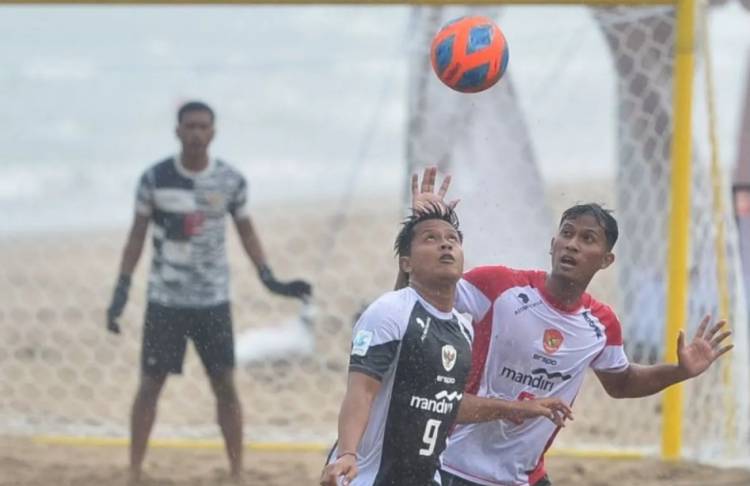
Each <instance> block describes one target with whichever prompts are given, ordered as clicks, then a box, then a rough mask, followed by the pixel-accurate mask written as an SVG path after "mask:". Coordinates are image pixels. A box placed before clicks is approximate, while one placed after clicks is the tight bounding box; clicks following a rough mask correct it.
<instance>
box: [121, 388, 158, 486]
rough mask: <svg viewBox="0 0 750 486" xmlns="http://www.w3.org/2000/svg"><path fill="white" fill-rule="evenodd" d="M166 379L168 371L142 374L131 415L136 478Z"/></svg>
mask: <svg viewBox="0 0 750 486" xmlns="http://www.w3.org/2000/svg"><path fill="white" fill-rule="evenodd" d="M166 379H167V375H166V373H165V374H159V375H155V376H150V375H146V374H142V375H141V383H140V385H139V387H138V392H137V393H136V395H135V400H134V401H133V410H132V413H131V416H130V475H131V478H132V479H134V480H138V479H140V476H141V468H142V465H143V458H144V457H145V456H146V447H147V446H148V438H149V436H150V435H151V429H152V428H153V425H154V420H155V419H156V404H157V402H158V401H159V394H160V393H161V390H162V387H163V386H164V382H165V381H166Z"/></svg>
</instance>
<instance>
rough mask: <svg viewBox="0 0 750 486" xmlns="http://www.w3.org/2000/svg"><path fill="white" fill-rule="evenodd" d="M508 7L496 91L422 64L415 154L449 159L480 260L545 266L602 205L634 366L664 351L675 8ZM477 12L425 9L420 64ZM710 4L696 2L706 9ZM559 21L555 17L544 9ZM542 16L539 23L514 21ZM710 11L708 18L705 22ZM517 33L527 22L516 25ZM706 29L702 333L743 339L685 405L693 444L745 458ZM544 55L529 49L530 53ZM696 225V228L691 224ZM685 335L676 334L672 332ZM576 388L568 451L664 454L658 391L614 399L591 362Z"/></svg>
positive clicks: (735, 279) (737, 309)
mask: <svg viewBox="0 0 750 486" xmlns="http://www.w3.org/2000/svg"><path fill="white" fill-rule="evenodd" d="M545 10H546V8H543V7H538V8H536V9H534V8H531V9H515V10H514V8H513V7H512V6H508V7H504V8H501V9H497V10H496V11H495V15H496V17H497V18H498V19H499V22H500V25H504V26H505V28H506V29H507V30H510V31H511V32H510V33H509V34H508V35H509V37H510V41H509V43H510V49H511V61H510V66H509V70H508V74H507V75H506V77H505V78H504V80H503V81H502V84H501V86H500V87H499V88H498V89H495V90H490V91H488V92H486V93H482V94H480V95H477V96H475V97H471V98H469V97H465V96H461V95H458V94H453V93H448V92H446V90H445V89H444V88H443V87H442V86H441V85H440V83H439V82H437V81H436V80H435V79H434V76H432V75H431V73H430V72H429V69H427V67H425V66H423V67H421V68H413V69H412V71H411V72H412V77H411V79H410V82H411V85H410V88H411V90H410V95H411V96H410V100H411V111H410V113H411V119H410V126H411V127H413V133H414V134H415V135H414V136H412V137H411V138H410V139H409V140H408V143H409V149H410V150H409V154H410V156H409V157H408V159H407V160H408V161H409V162H410V163H411V164H413V166H414V167H419V166H421V165H424V164H429V163H431V162H432V163H438V164H439V165H440V166H441V167H442V168H443V169H444V170H446V171H450V172H451V173H452V174H453V175H454V180H455V183H454V187H455V188H456V190H457V192H458V194H457V196H460V197H461V198H462V203H461V216H462V222H463V226H464V230H465V232H466V234H467V242H466V244H465V249H466V254H467V260H468V262H469V266H471V265H472V264H488V263H497V262H501V263H504V264H507V265H511V266H521V267H524V266H528V265H531V266H539V267H541V268H547V265H548V258H549V255H548V254H547V252H546V251H545V249H548V245H549V240H550V237H551V236H552V235H553V234H554V233H553V231H554V228H555V225H556V223H557V222H558V220H557V219H556V218H559V215H560V214H561V212H562V210H563V209H565V208H566V207H569V206H571V205H573V204H576V203H578V202H600V203H604V204H605V206H606V207H609V208H611V209H613V210H614V214H615V217H616V218H617V220H618V222H619V226H620V239H619V241H618V243H617V246H616V248H615V254H616V255H617V263H616V264H615V265H614V268H613V269H608V270H605V271H603V272H600V275H598V276H597V278H596V279H595V281H594V282H593V283H592V285H591V287H590V291H591V293H593V294H594V295H595V296H597V297H599V298H600V299H603V300H604V301H605V302H609V303H611V304H612V305H613V307H614V308H615V310H616V312H617V313H618V315H619V317H620V319H621V321H622V323H623V332H624V339H625V345H626V350H627V353H628V355H629V357H630V359H631V360H632V361H633V362H636V363H646V364H651V363H655V362H662V361H663V360H664V347H665V341H664V336H665V324H664V323H665V321H666V315H665V314H666V302H667V296H668V294H667V283H668V271H669V268H668V254H669V253H670V251H671V250H670V245H669V241H670V239H669V234H668V230H669V226H670V225H669V223H670V220H669V217H670V202H671V196H672V193H671V191H672V186H671V179H672V157H671V144H672V137H673V134H674V117H673V98H674V93H673V88H674V77H675V69H674V68H675V52H676V51H677V48H676V46H675V37H676V13H675V8H674V7H673V6H649V7H627V6H619V7H614V8H611V7H608V8H597V7H581V9H580V10H578V11H573V9H571V10H570V11H567V12H557V13H556V14H554V15H550V14H548V15H545V13H547V12H545ZM464 11H465V9H436V8H427V7H426V8H422V9H418V10H417V13H416V17H415V18H416V19H417V21H416V22H417V25H419V28H417V29H416V31H417V32H420V33H422V34H423V36H424V37H423V38H421V39H419V41H418V42H417V43H416V47H415V51H414V52H413V58H412V63H413V64H412V65H413V66H417V65H418V64H419V63H420V62H422V63H423V64H424V63H425V61H424V58H425V52H426V50H425V48H424V46H427V45H429V43H428V40H429V38H430V36H431V33H432V32H434V31H435V30H436V29H438V28H439V27H440V25H442V24H443V23H444V22H446V21H447V20H449V19H451V18H454V17H455V16H458V15H461V14H462V13H461V12H464ZM481 12H482V13H484V14H486V13H487V9H486V8H483V9H481ZM704 14H705V12H704V11H701V12H699V19H701V20H702V18H701V17H700V16H701V15H704ZM544 18H546V19H549V22H544V21H542V20H541V19H544ZM531 23H533V24H534V25H535V26H536V27H535V28H534V29H530V30H529V31H528V32H523V33H516V32H515V31H514V30H515V29H514V26H516V25H522V24H526V25H529V24H531ZM703 25H704V24H703V23H702V22H701V23H698V26H699V27H700V28H703ZM514 34H516V35H514ZM699 34H700V33H699V32H696V36H695V38H696V39H698V42H697V43H696V59H697V63H696V70H695V73H694V74H693V76H694V80H695V88H696V89H695V95H694V96H693V112H694V119H693V123H692V139H693V143H694V147H695V150H694V154H693V158H692V163H691V171H692V183H691V192H692V198H691V208H690V214H691V219H690V224H689V231H690V240H689V241H690V248H689V269H688V274H689V294H688V313H687V322H686V323H684V324H680V327H685V328H686V331H687V334H688V335H689V336H691V335H692V333H693V332H694V331H695V328H696V327H697V324H698V323H699V322H700V320H701V318H702V317H703V316H704V315H705V314H711V315H713V316H717V315H720V314H724V315H727V316H728V320H729V322H731V323H732V327H733V329H734V332H735V345H736V346H737V349H736V351H735V352H734V353H733V354H732V355H731V356H730V357H729V359H727V360H724V361H723V362H722V363H721V365H720V366H716V367H714V368H713V369H712V370H710V372H708V373H707V374H706V375H705V376H702V377H701V378H700V379H698V380H695V381H692V382H690V383H689V384H688V385H687V386H686V391H685V400H684V405H685V411H684V416H683V417H682V422H681V423H682V433H683V438H684V441H683V442H682V445H683V447H684V449H683V452H684V454H685V455H686V456H688V457H693V458H699V459H704V460H706V459H710V460H715V461H718V462H721V461H732V460H740V461H742V460H745V459H747V457H746V454H747V453H746V451H747V443H748V435H747V419H748V410H749V409H748V401H747V393H746V385H747V383H748V381H747V380H748V376H747V372H746V369H747V364H748V356H747V350H746V345H747V329H746V325H747V323H746V315H745V314H746V312H745V307H744V305H745V304H744V298H743V294H742V292H741V282H740V278H741V276H740V274H739V268H740V267H739V255H738V244H737V235H736V229H735V227H734V224H733V219H732V216H731V214H732V212H731V205H730V203H729V198H728V190H727V187H728V184H727V182H726V180H725V179H726V174H725V173H723V172H722V170H721V168H719V169H718V171H714V172H713V173H712V158H711V154H712V151H713V149H714V148H715V147H714V146H713V145H712V144H715V143H717V142H716V140H712V139H711V133H712V132H711V130H712V129H713V128H714V127H713V124H714V123H715V119H714V118H713V117H712V116H709V108H710V107H711V105H710V104H709V103H710V102H712V101H713V100H712V99H711V96H712V94H711V93H710V90H709V89H707V88H708V86H707V84H706V82H705V81H704V80H705V77H704V76H703V75H704V74H705V73H704V71H705V69H706V67H707V66H706V62H705V56H704V54H705V52H706V51H705V47H706V46H705V45H703V43H702V42H701V41H702V40H703V39H704V37H703V36H701V35H699ZM532 58H533V59H534V60H533V61H529V59H532ZM685 236H686V237H687V235H685ZM670 339H676V335H675V336H672V337H670ZM589 378H590V379H589V380H588V383H586V385H585V386H584V388H583V390H582V393H581V395H579V397H578V399H577V400H576V409H577V417H578V418H577V420H576V423H575V426H573V427H572V428H571V429H570V430H569V431H568V430H566V431H565V433H563V434H560V436H559V437H558V438H557V440H556V446H557V447H559V448H572V449H588V450H596V451H600V452H602V451H605V452H606V451H609V452H613V453H622V452H624V451H631V452H635V453H638V452H646V453H656V452H658V451H659V447H660V444H661V439H662V437H661V435H662V422H663V420H664V417H665V414H669V413H677V411H676V410H665V408H664V406H663V403H662V401H661V398H660V397H651V398H648V399H643V400H621V401H615V400H612V399H609V398H608V397H606V396H605V393H604V392H603V390H602V389H601V387H600V386H599V385H598V383H596V378H595V377H594V375H593V373H592V374H591V376H590V377H589Z"/></svg>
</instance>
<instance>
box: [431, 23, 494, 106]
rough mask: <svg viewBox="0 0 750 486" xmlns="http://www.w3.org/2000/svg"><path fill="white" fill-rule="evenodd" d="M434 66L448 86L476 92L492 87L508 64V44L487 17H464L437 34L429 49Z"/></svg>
mask: <svg viewBox="0 0 750 486" xmlns="http://www.w3.org/2000/svg"><path fill="white" fill-rule="evenodd" d="M430 59H431V61H432V68H433V69H434V70H435V74H437V77H438V78H440V80H441V81H442V82H443V83H445V84H446V85H447V86H448V87H450V88H452V89H454V90H456V91H460V92H462V93H477V92H479V91H484V90H486V89H487V88H490V87H492V86H493V85H494V84H495V83H497V82H498V81H499V80H500V78H501V77H502V76H503V74H504V73H505V69H506V68H507V67H508V43H507V42H506V40H505V36H504V35H503V32H502V31H501V30H500V28H499V27H498V26H497V25H496V24H495V23H494V22H493V21H492V20H490V19H488V18H487V17H482V16H470V17H461V18H458V19H455V20H453V21H451V22H448V23H447V24H445V26H443V28H442V29H440V31H439V32H438V33H437V34H436V35H435V37H434V39H433V40H432V48H431V49H430Z"/></svg>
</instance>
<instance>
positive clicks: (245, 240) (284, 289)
mask: <svg viewBox="0 0 750 486" xmlns="http://www.w3.org/2000/svg"><path fill="white" fill-rule="evenodd" d="M234 223H235V227H236V228H237V234H238V235H239V237H240V241H241V243H242V247H243V248H244V249H245V253H247V256H248V257H249V258H250V260H251V261H252V262H253V265H255V268H256V269H257V270H258V277H259V278H260V280H261V282H263V285H265V286H266V288H267V289H268V290H269V291H271V292H273V293H274V294H279V295H283V296H286V297H296V298H298V299H306V298H307V297H309V296H310V294H311V293H312V286H311V285H310V284H309V283H307V282H305V281H304V280H292V281H290V282H280V281H279V280H276V277H274V275H273V272H272V271H271V267H270V266H269V265H268V261H267V259H266V254H265V252H264V251H263V245H262V244H261V242H260V238H259V237H258V233H257V232H256V231H255V227H254V225H253V222H252V220H251V219H250V217H249V216H247V215H245V216H242V217H238V218H235V220H234Z"/></svg>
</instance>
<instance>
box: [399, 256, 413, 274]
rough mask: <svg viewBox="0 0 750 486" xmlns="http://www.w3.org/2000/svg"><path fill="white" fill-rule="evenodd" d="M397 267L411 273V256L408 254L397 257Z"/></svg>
mask: <svg viewBox="0 0 750 486" xmlns="http://www.w3.org/2000/svg"><path fill="white" fill-rule="evenodd" d="M398 268H399V269H400V270H401V271H402V272H404V273H406V274H409V273H411V258H410V257H408V256H402V257H398Z"/></svg>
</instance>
